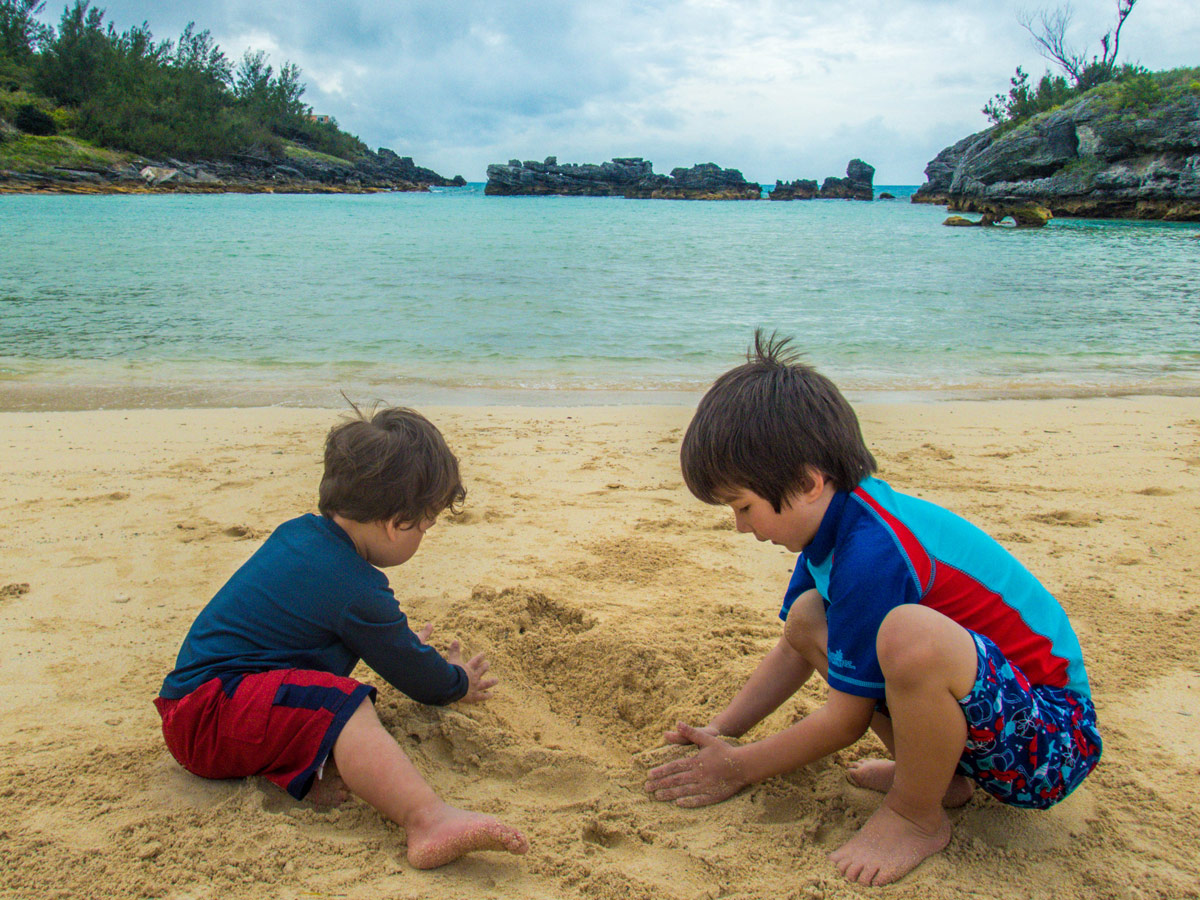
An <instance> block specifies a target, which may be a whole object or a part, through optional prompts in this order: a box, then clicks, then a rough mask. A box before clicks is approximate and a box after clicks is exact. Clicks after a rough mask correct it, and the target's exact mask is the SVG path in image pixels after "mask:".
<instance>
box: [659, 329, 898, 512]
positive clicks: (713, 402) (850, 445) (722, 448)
mask: <svg viewBox="0 0 1200 900" xmlns="http://www.w3.org/2000/svg"><path fill="white" fill-rule="evenodd" d="M790 344H791V338H780V337H777V336H776V335H775V334H774V333H772V334H771V336H770V337H767V336H766V335H765V334H764V332H763V331H762V330H761V329H759V330H757V331H755V332H754V347H753V349H752V350H750V351H747V353H746V363H745V365H741V366H738V367H737V368H735V369H730V370H729V371H728V372H726V373H725V374H724V375H722V376H721V377H720V378H718V379H717V380H716V381H715V382H713V386H712V387H711V388H709V389H708V393H707V394H705V395H704V398H703V399H702V400H701V401H700V405H699V406H698V407H697V408H696V414H695V416H693V417H692V422H691V424H690V425H688V429H687V433H686V434H685V435H684V437H683V446H682V447H681V448H680V451H679V458H680V463H681V466H682V468H683V480H684V481H685V482H686V483H687V486H688V489H689V490H690V491H691V492H692V493H693V494H695V495H696V497H697V498H698V499H700V500H703V501H704V502H705V503H714V504H715V503H724V502H726V497H725V496H723V495H727V494H728V493H730V492H732V491H736V490H738V489H741V488H745V489H748V490H751V491H753V492H754V493H756V494H758V495H759V496H760V497H762V498H763V499H765V500H768V501H770V503H771V505H772V506H773V507H774V508H775V512H779V511H780V510H781V509H782V508H783V504H784V502H785V501H786V500H787V499H788V498H789V497H791V496H792V495H794V494H797V493H800V492H802V491H804V490H806V489H807V488H809V487H810V486H811V485H810V483H809V478H808V469H809V467H811V468H814V469H816V470H817V471H819V472H821V473H822V474H823V475H824V476H825V477H826V478H827V479H828V480H829V481H830V482H832V483H833V485H834V487H836V488H837V489H838V490H850V489H852V488H854V487H855V486H856V485H857V484H858V483H859V482H860V481H862V480H863V479H864V478H867V477H868V476H870V475H871V474H872V473H874V471H875V469H876V464H875V457H873V456H872V455H871V452H870V451H869V450H868V449H867V446H866V444H865V443H864V442H863V436H862V430H861V429H860V428H859V425H858V416H856V415H855V414H854V410H853V409H851V407H850V404H849V403H848V402H847V401H846V398H845V397H843V396H842V392H841V391H839V390H838V389H837V386H836V385H835V384H834V383H833V382H832V381H830V380H829V379H828V378H826V377H825V376H824V375H821V374H820V373H818V372H817V371H816V370H815V369H813V368H812V367H811V366H808V365H805V364H804V363H802V362H799V360H798V357H797V354H796V353H795V351H793V350H792V349H791V347H790Z"/></svg>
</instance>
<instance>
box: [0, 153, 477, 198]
mask: <svg viewBox="0 0 1200 900" xmlns="http://www.w3.org/2000/svg"><path fill="white" fill-rule="evenodd" d="M465 184H466V181H465V180H464V179H463V177H462V176H461V175H457V176H455V177H454V178H443V177H442V176H441V175H439V174H438V173H437V172H434V171H433V170H432V169H426V168H423V167H421V166H418V165H416V164H415V163H414V162H413V160H412V157H410V156H399V155H397V154H396V153H394V152H392V151H391V150H389V149H387V148H386V147H381V148H380V149H379V152H378V153H371V152H369V151H368V152H367V153H364V154H363V155H362V156H360V157H359V158H358V159H356V160H354V161H353V162H350V161H342V160H337V159H335V158H334V157H325V156H317V155H316V154H313V155H308V156H296V157H287V158H284V159H276V158H273V157H270V156H268V155H266V154H265V153H263V154H260V153H257V152H254V151H250V152H247V153H244V154H241V155H238V156H236V157H234V158H232V159H227V160H199V161H181V160H177V159H167V160H149V159H141V158H138V159H136V160H134V161H132V162H128V163H122V164H118V165H114V166H109V167H104V168H102V167H86V168H71V167H65V166H64V167H54V168H51V169H48V170H42V171H39V172H9V171H0V190H7V191H39V190H42V191H66V192H73V193H126V192H128V193H135V192H142V191H148V190H149V191H177V192H180V193H221V192H225V191H229V192H245V193H258V192H262V193H368V192H375V191H424V190H428V188H429V187H431V186H437V187H449V186H458V185H465Z"/></svg>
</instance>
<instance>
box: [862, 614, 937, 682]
mask: <svg viewBox="0 0 1200 900" xmlns="http://www.w3.org/2000/svg"><path fill="white" fill-rule="evenodd" d="M935 616H936V617H937V618H943V617H942V615H941V614H940V613H938V612H935V611H934V610H931V609H928V608H927V607H924V606H919V605H918V604H915V603H907V604H905V605H903V606H897V607H896V608H895V609H893V610H892V611H891V612H889V613H888V614H887V615H886V616H884V619H883V622H882V623H881V624H880V626H879V632H878V634H877V635H876V637H875V653H876V655H877V656H878V657H879V666H880V668H881V669H882V670H883V674H884V677H885V678H886V679H887V680H888V681H889V682H893V681H897V680H903V679H905V678H909V677H913V678H917V677H920V676H922V675H928V674H929V672H930V671H933V670H934V669H935V667H937V666H938V665H939V663H940V662H941V659H942V656H943V648H942V647H941V644H940V641H939V639H938V638H939V634H940V629H939V628H937V627H936V625H937V624H939V623H937V622H936V620H935V619H934V618H933V617H935Z"/></svg>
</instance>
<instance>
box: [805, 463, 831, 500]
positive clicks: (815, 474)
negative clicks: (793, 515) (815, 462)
mask: <svg viewBox="0 0 1200 900" xmlns="http://www.w3.org/2000/svg"><path fill="white" fill-rule="evenodd" d="M804 475H805V479H804V480H805V482H806V483H807V485H808V486H807V487H806V488H804V489H803V490H802V491H800V497H801V498H802V499H804V500H807V501H808V502H810V503H811V502H812V501H813V500H816V499H817V498H818V497H820V496H821V494H822V493H824V491H825V485H826V484H827V483H828V481H829V479H828V478H826V477H825V473H824V472H822V471H821V470H820V469H817V468H814V467H813V466H805V467H804Z"/></svg>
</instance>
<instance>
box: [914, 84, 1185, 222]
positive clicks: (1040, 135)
mask: <svg viewBox="0 0 1200 900" xmlns="http://www.w3.org/2000/svg"><path fill="white" fill-rule="evenodd" d="M1152 78H1153V82H1152V87H1153V90H1151V91H1149V96H1150V99H1149V100H1148V99H1147V97H1146V92H1145V91H1143V93H1142V95H1141V96H1140V98H1139V97H1138V96H1135V95H1133V94H1132V92H1131V91H1130V89H1129V88H1128V87H1125V86H1123V85H1122V84H1121V83H1109V84H1105V85H1101V86H1099V87H1097V88H1094V89H1092V90H1091V91H1089V92H1087V93H1086V94H1083V95H1082V96H1080V97H1078V98H1077V99H1075V100H1073V101H1071V102H1069V103H1067V104H1064V105H1063V106H1061V107H1059V108H1058V109H1055V110H1051V111H1050V112H1047V113H1043V114H1041V115H1039V116H1036V117H1034V118H1033V119H1030V120H1029V121H1027V122H1025V123H1023V124H1021V125H1019V126H1017V127H1015V128H1005V127H1004V126H996V127H993V128H989V129H988V130H986V131H981V132H979V133H978V134H973V135H971V136H970V137H966V138H963V139H962V140H961V141H959V142H958V143H956V144H954V145H953V146H951V147H947V148H946V149H945V150H943V151H942V152H941V153H939V154H938V155H937V156H936V157H934V159H933V160H931V161H930V163H929V165H928V166H926V168H925V177H926V179H927V181H926V183H925V184H924V185H923V186H922V187H921V188H920V189H919V190H918V191H917V192H916V194H914V195H913V198H912V199H913V202H914V203H938V204H946V205H947V206H948V207H949V208H950V209H952V210H962V211H968V212H971V211H979V212H988V211H995V210H997V209H999V210H1003V209H1004V207H1006V206H1009V205H1023V204H1030V203H1033V204H1037V205H1039V206H1042V207H1045V208H1047V209H1049V210H1050V211H1051V212H1052V213H1053V214H1054V215H1055V216H1083V217H1089V218H1132V219H1168V220H1178V221H1184V220H1187V221H1198V220H1200V69H1190V70H1187V69H1184V70H1178V69H1177V70H1175V71H1173V72H1160V73H1156V74H1155V75H1154V76H1152Z"/></svg>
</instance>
